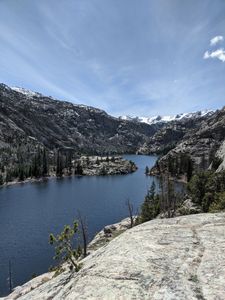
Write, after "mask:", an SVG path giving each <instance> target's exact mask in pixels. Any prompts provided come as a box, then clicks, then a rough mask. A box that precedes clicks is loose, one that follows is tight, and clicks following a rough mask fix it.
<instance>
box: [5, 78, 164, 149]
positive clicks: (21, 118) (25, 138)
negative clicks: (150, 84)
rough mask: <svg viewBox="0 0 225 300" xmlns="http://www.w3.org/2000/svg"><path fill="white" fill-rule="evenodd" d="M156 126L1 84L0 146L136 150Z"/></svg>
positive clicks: (153, 131)
mask: <svg viewBox="0 0 225 300" xmlns="http://www.w3.org/2000/svg"><path fill="white" fill-rule="evenodd" d="M158 127H159V126H158V125H157V124H156V125H151V126H150V125H148V124H144V123H134V122H129V121H126V120H121V119H118V118H115V117H112V116H110V115H108V114H107V113H106V112H104V111H103V110H100V109H97V108H93V107H90V106H85V105H77V104H73V103H70V102H66V101H59V100H55V99H53V98H51V97H47V96H44V95H42V94H40V93H35V92H32V91H28V90H26V89H23V88H17V87H13V88H10V87H8V86H6V85H4V84H0V149H1V148H6V147H18V146H19V145H23V146H24V145H37V144H40V145H43V146H45V147H46V148H48V149H51V150H52V149H55V148H68V147H70V148H73V149H75V150H76V151H80V152H87V153H104V152H105V153H106V152H116V153H125V152H127V153H128V152H132V153H135V151H137V149H138V148H139V147H140V146H141V145H142V144H143V143H144V142H145V141H147V139H148V137H149V136H152V135H153V134H154V133H155V132H156V131H157V129H158Z"/></svg>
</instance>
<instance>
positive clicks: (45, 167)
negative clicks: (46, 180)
mask: <svg viewBox="0 0 225 300" xmlns="http://www.w3.org/2000/svg"><path fill="white" fill-rule="evenodd" d="M46 175H48V162H47V154H46V150H45V148H44V149H43V155H42V176H46Z"/></svg>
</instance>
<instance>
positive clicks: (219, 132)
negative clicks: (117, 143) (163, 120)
mask: <svg viewBox="0 0 225 300" xmlns="http://www.w3.org/2000/svg"><path fill="white" fill-rule="evenodd" d="M196 125H197V126H196ZM156 134H157V133H156ZM224 142H225V107H224V108H223V109H221V110H218V111H216V112H215V113H214V114H212V115H211V116H209V117H206V118H203V119H201V121H200V122H199V120H198V124H197V123H195V126H193V127H192V128H190V129H189V130H187V131H186V133H185V134H184V136H183V137H182V139H181V140H180V141H179V142H178V143H177V144H176V146H175V147H174V148H173V149H172V150H170V151H169V152H168V153H167V154H166V155H164V156H162V158H161V159H160V161H159V163H160V165H161V166H162V170H163V169H165V168H167V166H168V160H169V158H173V159H174V158H176V157H178V156H179V155H180V154H181V153H185V154H187V155H189V156H190V158H191V159H192V161H193V163H194V166H195V168H197V169H198V168H200V169H207V168H209V167H210V165H211V164H212V162H213V159H214V158H215V157H216V156H217V157H218V158H221V160H223V158H224V151H225V150H224V148H223V145H224ZM216 169H217V167H216ZM222 169H224V165H223V164H221V166H220V170H222Z"/></svg>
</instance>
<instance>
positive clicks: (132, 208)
mask: <svg viewBox="0 0 225 300" xmlns="http://www.w3.org/2000/svg"><path fill="white" fill-rule="evenodd" d="M126 206H127V208H128V213H129V218H130V228H132V227H133V226H134V216H133V212H134V207H133V204H132V203H131V202H130V199H127V201H126Z"/></svg>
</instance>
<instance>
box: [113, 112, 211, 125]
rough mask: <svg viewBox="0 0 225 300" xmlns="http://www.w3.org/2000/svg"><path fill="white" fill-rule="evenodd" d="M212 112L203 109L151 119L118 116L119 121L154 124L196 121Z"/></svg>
mask: <svg viewBox="0 0 225 300" xmlns="http://www.w3.org/2000/svg"><path fill="white" fill-rule="evenodd" d="M213 113H214V111H213V110H209V109H205V110H202V111H196V112H191V113H180V114H177V115H172V116H160V115H158V116H153V117H137V116H120V117H119V119H121V120H128V121H133V122H141V123H147V124H150V125H151V124H156V123H167V122H171V121H177V120H184V119H196V118H200V117H204V116H206V115H211V114H213Z"/></svg>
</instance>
